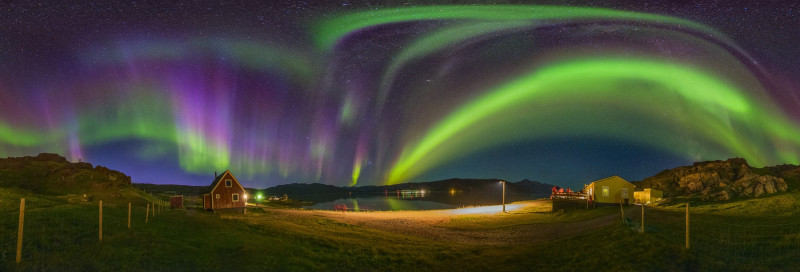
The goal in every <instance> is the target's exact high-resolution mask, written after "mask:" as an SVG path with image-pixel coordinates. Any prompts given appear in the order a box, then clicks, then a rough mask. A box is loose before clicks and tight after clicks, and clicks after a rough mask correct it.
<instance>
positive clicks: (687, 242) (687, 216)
mask: <svg viewBox="0 0 800 272" xmlns="http://www.w3.org/2000/svg"><path fill="white" fill-rule="evenodd" d="M686 249H689V203H688V202H687V203H686Z"/></svg>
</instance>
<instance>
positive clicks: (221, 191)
mask: <svg viewBox="0 0 800 272" xmlns="http://www.w3.org/2000/svg"><path fill="white" fill-rule="evenodd" d="M227 179H230V180H231V187H226V186H225V180H227ZM233 194H238V195H239V201H238V202H234V201H233ZM217 195H219V198H217ZM211 198H212V199H213V200H212V203H214V206H213V209H215V210H216V209H230V208H244V189H243V188H242V186H241V185H240V184H239V182H237V181H236V179H235V178H233V176H232V175H231V174H230V172H227V173H225V174H224V176H223V177H222V179H220V181H219V184H218V185H217V186H216V188H214V190H213V191H212V192H211Z"/></svg>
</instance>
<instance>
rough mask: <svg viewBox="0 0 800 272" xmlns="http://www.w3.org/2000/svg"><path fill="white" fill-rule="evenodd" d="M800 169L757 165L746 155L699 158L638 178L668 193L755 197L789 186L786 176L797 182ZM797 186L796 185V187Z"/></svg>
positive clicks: (711, 197) (639, 184) (712, 197)
mask: <svg viewBox="0 0 800 272" xmlns="http://www.w3.org/2000/svg"><path fill="white" fill-rule="evenodd" d="M798 177H800V169H798V166H794V165H784V166H774V167H765V168H753V167H751V166H750V165H749V164H748V163H747V161H746V160H745V159H741V158H735V159H728V160H725V161H706V162H696V163H694V164H693V165H692V166H681V167H676V168H673V169H668V170H664V171H661V172H660V173H658V174H656V175H655V176H652V177H649V178H645V179H643V180H642V181H640V182H634V184H636V185H637V187H640V188H653V189H657V190H662V191H664V196H665V197H672V196H689V197H700V198H702V199H704V200H728V199H731V198H752V197H759V196H762V195H765V194H774V193H777V192H783V191H786V190H787V189H788V187H789V186H788V184H787V182H786V180H787V179H788V180H789V181H790V183H792V184H793V185H797V183H798ZM795 188H796V187H795Z"/></svg>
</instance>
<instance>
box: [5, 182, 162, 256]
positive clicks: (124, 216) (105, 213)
mask: <svg viewBox="0 0 800 272" xmlns="http://www.w3.org/2000/svg"><path fill="white" fill-rule="evenodd" d="M0 197H2V198H0V271H12V270H49V269H48V268H54V269H55V268H59V267H70V266H69V265H70V263H71V262H72V260H74V259H75V258H81V257H84V256H81V254H82V252H83V250H82V249H85V248H86V247H90V246H95V245H97V244H98V243H100V242H102V239H103V236H107V237H110V236H115V235H119V234H124V233H125V232H130V231H131V229H136V228H141V227H143V226H144V225H145V224H146V223H147V221H150V222H152V221H153V220H154V217H155V215H156V214H159V215H160V213H163V212H165V210H166V204H167V202H166V201H161V200H156V201H155V202H149V201H148V202H145V201H136V202H135V204H133V203H124V204H116V203H103V202H102V201H98V202H95V203H91V204H90V203H84V204H69V203H67V204H65V203H61V204H60V205H56V204H55V203H49V202H48V201H46V200H44V201H38V200H40V199H31V200H28V201H25V204H24V205H23V204H22V203H21V201H20V199H19V198H16V202H17V207H16V209H15V210H10V206H12V205H9V203H8V202H10V201H12V200H13V199H11V198H9V197H7V196H4V195H0ZM92 204H94V205H92ZM143 204H146V205H143ZM134 205H136V206H134ZM19 206H23V207H24V209H23V210H22V211H20V207H19ZM101 207H102V208H101ZM20 213H22V217H20ZM20 222H22V224H21V226H22V228H21V232H20ZM20 238H21V239H20ZM20 240H21V243H20V242H19V241H20Z"/></svg>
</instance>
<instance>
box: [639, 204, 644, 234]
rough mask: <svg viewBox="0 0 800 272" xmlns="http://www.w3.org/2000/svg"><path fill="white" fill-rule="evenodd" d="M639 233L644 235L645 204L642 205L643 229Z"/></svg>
mask: <svg viewBox="0 0 800 272" xmlns="http://www.w3.org/2000/svg"><path fill="white" fill-rule="evenodd" d="M639 233H644V203H642V229H641V230H640V231H639Z"/></svg>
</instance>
